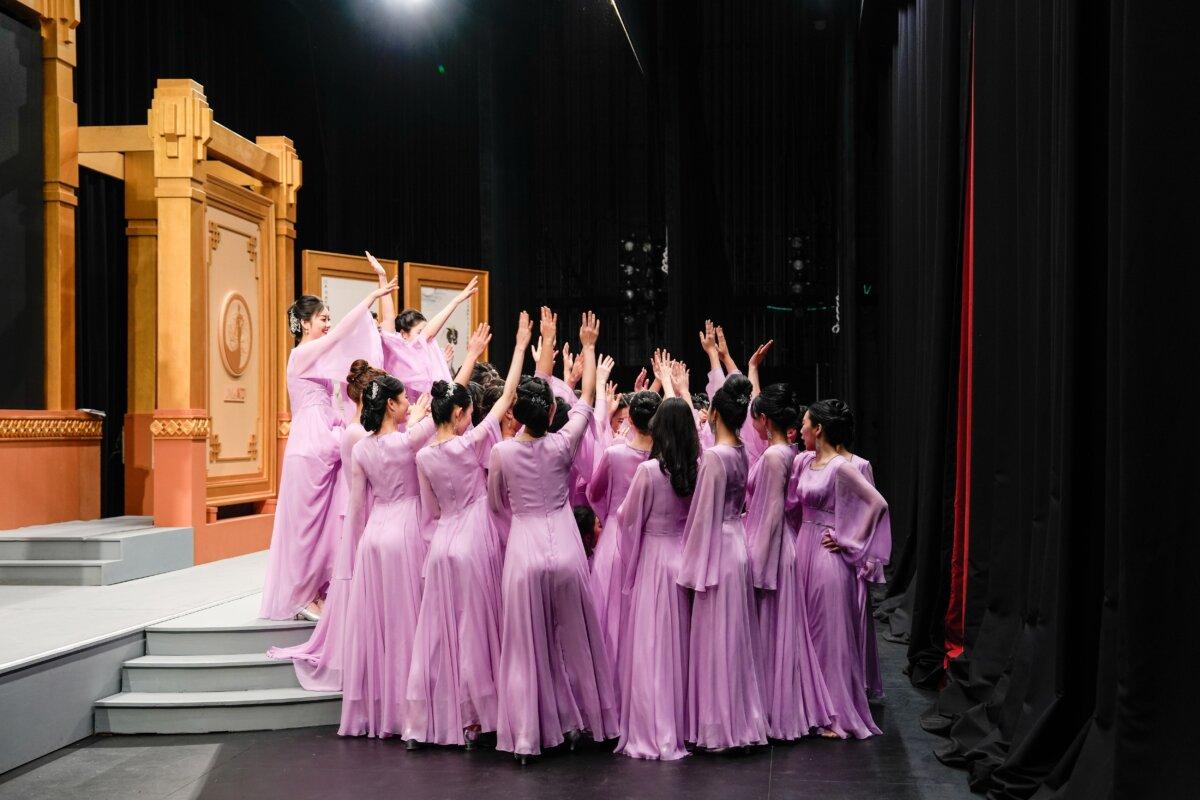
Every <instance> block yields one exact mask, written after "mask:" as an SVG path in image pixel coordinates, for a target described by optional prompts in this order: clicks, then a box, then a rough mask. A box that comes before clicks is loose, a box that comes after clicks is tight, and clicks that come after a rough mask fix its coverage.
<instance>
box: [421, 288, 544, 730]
mask: <svg viewBox="0 0 1200 800" xmlns="http://www.w3.org/2000/svg"><path fill="white" fill-rule="evenodd" d="M532 331H533V328H532V325H531V323H530V322H529V315H528V314H526V313H525V312H521V317H520V321H519V322H518V324H517V333H516V342H515V345H514V347H513V354H512V361H511V363H510V365H509V368H508V377H507V378H506V379H505V382H504V390H503V392H502V394H501V395H500V397H499V398H498V399H497V400H496V402H495V403H494V404H493V405H492V407H491V409H490V410H489V411H488V413H487V416H485V417H484V418H483V419H482V420H480V422H479V424H478V425H477V426H475V427H474V428H471V429H470V430H468V427H469V425H470V423H471V411H472V402H471V396H470V394H469V393H468V392H467V389H466V386H465V385H464V384H465V383H466V381H465V380H462V381H459V382H457V383H455V384H446V383H444V382H438V383H435V384H434V385H433V391H434V398H433V421H434V422H435V423H436V424H437V434H436V435H435V436H434V439H433V441H432V442H431V443H430V444H429V446H428V447H426V448H425V449H424V450H422V451H421V452H420V453H418V454H417V470H418V476H419V480H420V483H421V496H422V498H423V502H424V504H425V506H426V508H427V510H428V512H429V513H430V515H431V516H433V517H435V518H436V519H437V528H436V530H435V531H434V533H433V541H432V543H431V544H430V549H429V557H428V559H427V560H426V562H425V573H424V574H425V594H424V596H423V597H422V598H421V612H420V617H419V619H418V620H417V633H416V643H415V645H414V647H413V659H412V667H411V670H410V672H409V673H408V684H407V694H406V696H407V701H408V703H407V709H408V710H407V717H406V721H405V725H404V738H405V739H406V740H407V741H408V743H409V745H410V746H413V745H414V744H415V743H417V742H425V743H433V744H465V745H468V746H473V744H474V742H475V739H476V738H477V737H478V736H479V734H480V733H481V732H484V731H494V730H496V695H497V693H496V676H497V673H498V672H499V669H500V570H501V568H502V563H503V560H502V555H501V554H502V547H501V542H500V536H499V531H498V529H497V527H496V525H495V523H494V522H493V521H492V516H491V513H490V511H489V509H488V504H487V476H486V475H485V473H484V465H486V464H487V463H488V458H489V456H490V455H491V451H492V447H493V445H495V444H496V443H497V442H499V441H501V439H502V433H501V427H500V425H501V420H502V419H503V418H504V417H505V415H506V414H507V412H508V409H509V408H510V406H511V405H512V401H513V397H514V396H515V394H516V389H517V382H518V381H519V380H520V378H521V366H522V364H523V363H524V360H525V348H526V347H528V346H529V340H530V337H531V336H532ZM484 333H486V329H484ZM490 338H491V336H490V334H488V335H487V336H486V337H485V338H478V334H477V336H476V337H472V339H471V344H470V346H469V347H468V349H467V362H468V363H464V365H463V367H464V369H465V370H466V375H469V374H470V370H469V369H468V368H467V367H468V364H471V365H473V363H474V361H475V359H476V358H478V357H479V355H480V354H481V353H482V352H483V350H484V348H486V347H487V343H488V340H489V339H490ZM459 375H460V377H465V376H464V373H463V371H462V370H460V372H459Z"/></svg>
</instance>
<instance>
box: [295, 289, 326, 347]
mask: <svg viewBox="0 0 1200 800" xmlns="http://www.w3.org/2000/svg"><path fill="white" fill-rule="evenodd" d="M324 309H325V304H324V303H323V302H321V298H319V297H316V296H314V295H311V294H302V295H300V297H299V298H297V299H296V302H294V303H292V304H291V305H290V306H288V310H287V320H288V331H289V332H290V333H291V334H292V336H294V337H295V338H296V343H297V344H299V343H300V339H301V338H303V337H304V325H303V323H305V322H308V321H310V320H312V318H313V317H315V316H316V315H317V314H320V313H321V312H322V311H323V310H324Z"/></svg>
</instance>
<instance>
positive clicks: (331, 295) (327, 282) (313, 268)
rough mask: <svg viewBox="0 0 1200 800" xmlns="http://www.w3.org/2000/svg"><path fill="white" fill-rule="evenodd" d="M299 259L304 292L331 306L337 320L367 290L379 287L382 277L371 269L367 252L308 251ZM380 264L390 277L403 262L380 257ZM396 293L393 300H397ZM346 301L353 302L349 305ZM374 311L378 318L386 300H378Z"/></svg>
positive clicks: (359, 299)
mask: <svg viewBox="0 0 1200 800" xmlns="http://www.w3.org/2000/svg"><path fill="white" fill-rule="evenodd" d="M376 258H378V256H376ZM300 261H301V266H302V268H303V273H304V279H303V282H304V293H305V294H311V295H315V296H316V297H319V298H321V300H322V301H323V302H324V303H325V304H326V305H327V306H329V310H330V316H332V317H333V321H334V322H336V321H337V320H338V319H340V318H341V315H342V314H344V313H346V311H347V310H348V309H349V308H352V307H353V306H354V304H357V303H359V302H360V301H361V300H362V298H363V296H364V295H366V293H367V292H369V291H371V290H372V289H374V288H376V287H377V286H379V276H377V275H376V274H375V270H373V269H371V263H370V262H369V261H367V257H366V256H365V255H363V256H354V255H349V254H347V253H328V252H325V251H324V250H305V251H303V252H302V253H301V255H300ZM379 263H380V264H382V265H383V268H384V269H385V270H387V273H388V275H389V276H392V275H396V274H398V272H397V271H398V270H399V268H400V262H398V261H396V260H395V259H393V258H380V259H379ZM359 284H361V286H360V285H359ZM395 294H396V293H393V297H392V301H393V302H397V297H396V296H395ZM347 303H350V305H349V306H347ZM374 310H375V317H376V319H377V320H378V319H379V318H380V316H381V314H382V313H383V302H382V301H378V302H376V304H375V309H374ZM397 310H399V308H398V307H397Z"/></svg>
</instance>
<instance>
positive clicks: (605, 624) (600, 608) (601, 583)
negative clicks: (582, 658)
mask: <svg viewBox="0 0 1200 800" xmlns="http://www.w3.org/2000/svg"><path fill="white" fill-rule="evenodd" d="M620 540H621V525H620V523H619V522H618V521H617V514H616V512H613V513H612V514H609V515H608V519H607V520H605V522H604V527H603V529H601V531H600V537H599V541H597V542H596V549H595V550H594V551H593V552H592V571H591V574H590V575H589V580H588V584H589V588H590V590H591V593H592V602H593V603H594V604H595V606H596V617H597V618H598V619H599V620H600V628H601V630H603V631H604V643H605V645H606V646H607V647H608V652H609V653H611V654H612V655H616V653H617V651H618V649H619V646H620V638H621V603H622V600H623V595H622V594H621V576H622V575H623V574H624V569H622V567H621V557H620V554H619V552H618V543H619V542H620Z"/></svg>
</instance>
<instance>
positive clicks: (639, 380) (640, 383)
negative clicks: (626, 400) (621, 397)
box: [633, 367, 650, 392]
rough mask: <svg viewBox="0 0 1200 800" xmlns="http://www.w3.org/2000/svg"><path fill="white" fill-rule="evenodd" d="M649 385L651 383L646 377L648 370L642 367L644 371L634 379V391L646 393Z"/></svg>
mask: <svg viewBox="0 0 1200 800" xmlns="http://www.w3.org/2000/svg"><path fill="white" fill-rule="evenodd" d="M649 383H650V381H649V379H648V378H647V376H646V368H645V367H642V371H641V372H639V373H638V376H637V377H636V378H634V379H633V390H634V391H635V392H641V391H645V389H646V386H648V385H649Z"/></svg>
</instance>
